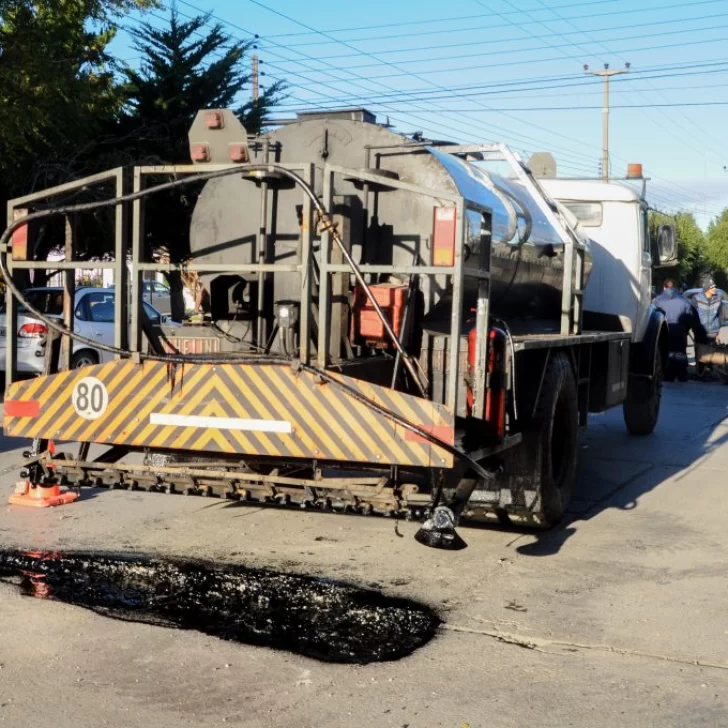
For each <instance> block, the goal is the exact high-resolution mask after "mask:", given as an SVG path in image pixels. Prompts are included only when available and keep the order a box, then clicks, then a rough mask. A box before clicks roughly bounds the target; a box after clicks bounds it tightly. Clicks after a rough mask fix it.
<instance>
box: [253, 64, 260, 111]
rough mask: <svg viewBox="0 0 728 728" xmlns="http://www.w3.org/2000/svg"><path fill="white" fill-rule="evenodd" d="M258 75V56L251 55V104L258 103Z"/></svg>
mask: <svg viewBox="0 0 728 728" xmlns="http://www.w3.org/2000/svg"><path fill="white" fill-rule="evenodd" d="M258 75H259V74H258V54H257V53H253V103H257V102H258V96H259V95H260V89H259V86H258Z"/></svg>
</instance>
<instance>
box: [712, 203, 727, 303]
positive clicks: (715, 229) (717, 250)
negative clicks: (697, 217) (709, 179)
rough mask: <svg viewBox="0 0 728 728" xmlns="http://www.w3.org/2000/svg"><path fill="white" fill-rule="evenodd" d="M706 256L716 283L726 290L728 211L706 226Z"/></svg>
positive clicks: (724, 211)
mask: <svg viewBox="0 0 728 728" xmlns="http://www.w3.org/2000/svg"><path fill="white" fill-rule="evenodd" d="M707 241H708V242H707V255H708V260H709V261H710V268H711V270H710V272H711V273H712V274H713V276H714V277H715V280H716V283H717V284H718V285H719V286H720V287H721V288H723V289H724V290H728V209H725V210H723V212H722V213H721V214H720V215H719V216H718V217H717V218H715V220H711V222H710V225H709V226H708V235H707Z"/></svg>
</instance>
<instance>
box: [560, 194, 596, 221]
mask: <svg viewBox="0 0 728 728" xmlns="http://www.w3.org/2000/svg"><path fill="white" fill-rule="evenodd" d="M559 202H560V203H561V204H562V205H563V206H564V207H565V208H566V209H567V210H568V211H569V212H570V213H571V214H572V215H573V216H574V217H575V218H576V219H577V220H578V221H579V224H580V225H581V226H582V227H601V225H602V217H603V214H604V212H603V209H602V203H601V202H573V201H568V200H559Z"/></svg>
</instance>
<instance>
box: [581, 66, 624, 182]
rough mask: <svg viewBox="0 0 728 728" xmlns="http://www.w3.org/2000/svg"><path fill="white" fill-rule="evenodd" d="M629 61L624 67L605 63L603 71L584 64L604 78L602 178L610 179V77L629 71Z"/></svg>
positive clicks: (586, 71)
mask: <svg viewBox="0 0 728 728" xmlns="http://www.w3.org/2000/svg"><path fill="white" fill-rule="evenodd" d="M629 66H630V64H629V63H625V64H624V68H612V69H610V68H609V64H608V63H605V64H604V69H603V70H601V71H590V70H589V66H584V72H585V73H588V74H590V75H592V76H601V77H602V78H603V79H604V108H603V109H602V114H603V118H604V126H603V129H602V179H603V180H605V181H608V180H609V79H610V78H611V77H612V76H619V75H620V74H621V73H629Z"/></svg>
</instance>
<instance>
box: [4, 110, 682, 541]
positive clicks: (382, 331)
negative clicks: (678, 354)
mask: <svg viewBox="0 0 728 728" xmlns="http://www.w3.org/2000/svg"><path fill="white" fill-rule="evenodd" d="M189 149H190V157H191V162H192V163H191V164H187V165H175V166H152V167H136V168H133V169H116V170H110V171H109V172H108V173H103V174H98V175H95V176H94V177H90V178H86V179H83V180H78V181H76V182H72V183H69V184H67V185H62V186H60V187H55V188H52V189H48V190H43V191H41V192H37V193H34V194H32V195H28V196H26V197H23V198H19V199H17V200H13V201H11V202H10V203H9V210H8V215H9V220H11V221H12V222H11V224H10V225H9V227H8V228H7V229H6V231H5V233H4V236H3V238H2V240H0V267H1V268H2V270H3V273H4V275H5V279H6V281H7V283H8V290H7V327H8V330H13V326H14V321H15V320H16V319H17V308H18V304H21V305H23V306H24V311H25V312H26V314H28V312H29V313H30V314H32V315H35V316H37V318H38V320H39V325H40V326H41V327H47V329H48V340H49V341H52V340H53V339H54V336H53V335H54V334H58V335H59V338H60V339H62V342H61V343H62V346H61V347H60V348H61V354H60V357H59V358H58V360H57V361H55V358H54V356H53V355H52V354H51V353H50V350H51V349H53V347H52V346H49V347H47V351H46V359H45V362H46V369H45V373H44V374H43V375H41V376H38V377H36V378H33V379H30V380H25V381H13V376H12V371H13V362H14V361H16V356H17V352H16V351H15V349H14V347H16V346H19V345H20V344H19V343H18V342H16V341H15V339H14V338H13V337H12V336H8V337H7V342H8V351H7V361H8V363H9V365H8V367H7V369H8V384H7V391H6V399H5V413H4V427H5V433H6V434H7V435H10V436H14V437H24V438H30V439H31V440H32V441H33V448H32V449H31V450H30V451H28V452H27V453H26V454H27V460H26V461H25V463H24V470H23V472H22V480H21V481H20V483H19V484H18V489H17V493H16V502H22V500H23V499H29V500H34V501H39V502H41V503H43V504H51V503H54V502H62V500H63V498H64V497H65V496H68V495H69V492H70V491H68V490H66V489H67V488H70V489H71V490H72V489H75V488H78V487H79V486H86V485H88V486H108V487H115V488H132V489H135V488H140V489H147V490H153V491H162V492H168V493H172V492H181V493H187V494H201V495H219V496H224V497H228V498H233V499H240V500H244V501H251V502H256V503H260V502H263V503H269V504H278V505H282V506H285V505H289V506H295V507H300V508H320V509H322V510H332V511H337V512H350V513H359V514H371V513H378V514H383V515H388V516H393V517H400V516H403V517H407V518H415V519H419V520H420V521H421V522H422V525H421V528H420V530H419V531H418V533H417V539H418V540H419V541H421V542H422V543H425V544H427V545H430V546H437V547H445V548H457V547H462V546H463V545H464V542H463V541H462V538H461V537H460V535H459V534H458V533H457V532H456V530H455V527H456V526H457V524H458V523H459V522H460V521H461V520H462V519H477V518H497V519H499V520H501V521H506V522H507V521H510V520H511V519H518V520H519V521H522V522H526V523H527V524H531V525H536V526H543V527H548V526H552V525H554V524H556V523H558V522H559V520H560V519H561V518H562V516H563V515H564V512H565V510H566V508H567V506H568V504H569V501H570V499H571V497H572V494H573V492H574V487H575V480H576V467H577V452H578V444H577V443H578V436H579V432H580V429H581V428H584V427H586V424H587V418H588V415H589V413H594V412H603V411H605V410H606V409H608V408H611V407H616V406H622V408H623V412H624V421H625V424H626V426H627V429H628V430H629V432H630V433H633V434H635V435H647V434H649V433H650V432H652V430H653V428H654V427H655V425H656V422H657V419H658V415H659V410H660V396H661V389H662V370H663V366H664V362H665V359H666V356H667V336H666V333H667V332H666V325H665V321H664V318H663V315H662V314H661V313H660V312H659V311H658V310H656V309H655V307H654V306H653V305H652V304H651V300H650V283H651V272H652V268H653V266H655V265H669V264H671V263H673V264H674V262H675V259H676V240H675V233H674V228H671V227H670V226H663V227H662V228H661V229H660V231H659V235H658V236H657V237H656V239H651V238H650V233H649V228H648V223H647V211H648V206H647V202H646V201H645V198H644V192H645V189H644V188H645V185H644V181H642V183H641V189H638V188H636V187H635V185H630V184H626V183H618V182H604V181H597V180H573V179H570V180H567V179H557V178H556V177H555V176H551V177H549V175H548V174H544V170H541V172H540V173H539V174H538V175H535V174H534V173H533V172H532V171H531V169H530V168H529V166H528V165H527V164H525V163H524V162H523V161H522V160H521V158H520V157H519V156H518V155H517V154H515V153H514V152H512V151H511V150H510V149H509V148H508V147H507V146H506V145H503V144H484V145H473V146H458V145H454V144H449V143H444V142H427V141H422V140H413V139H410V138H406V137H403V136H401V135H399V134H397V133H394V132H393V131H391V130H390V129H389V128H387V127H385V126H383V125H380V124H377V123H375V118H374V117H373V116H372V115H371V114H370V113H369V112H367V111H366V110H363V109H352V110H347V111H337V112H330V113H319V112H312V113H307V114H301V115H299V117H298V118H297V120H296V121H294V122H292V123H288V124H286V125H283V126H281V127H280V128H278V129H276V130H274V131H272V132H270V133H268V134H266V135H263V136H259V137H255V138H253V137H251V138H249V137H248V136H247V134H246V132H245V130H244V129H243V127H242V126H241V124H240V122H239V121H238V119H237V118H236V117H235V116H234V114H233V113H232V112H230V111H228V110H219V109H216V110H205V111H201V112H200V113H199V114H198V115H197V117H196V119H195V121H194V124H193V126H192V128H191V130H190V133H189ZM541 161H542V160H541ZM546 166H547V167H548V165H546ZM637 176H639V175H637ZM160 178H165V180H164V181H162V182H160V181H159V180H160ZM203 183H204V186H203ZM193 184H194V185H197V189H198V190H200V191H199V194H198V196H197V198H196V202H195V203H194V211H193V213H192V215H191V224H190V228H189V251H188V254H187V256H186V258H185V259H184V260H182V261H180V262H166V263H165V262H153V261H150V259H149V257H148V255H147V254H146V252H145V245H144V240H145V235H146V233H145V228H144V220H145V216H144V212H145V209H146V208H147V206H148V205H149V204H150V199H151V197H152V196H153V195H154V194H158V193H160V192H163V191H164V192H169V191H170V190H172V191H173V192H175V193H176V192H177V190H178V189H179V191H180V192H184V189H185V187H186V186H187V185H193ZM638 187H639V185H638ZM92 193H93V194H92ZM79 200H80V201H79ZM103 208H106V209H105V210H104V212H105V213H107V215H108V216H109V218H110V219H111V220H113V221H114V228H115V238H114V246H115V248H114V249H115V256H114V258H113V260H107V261H106V262H99V263H88V262H86V263H84V262H83V261H80V260H77V259H76V257H75V256H76V253H75V252H74V251H75V249H76V248H77V246H78V244H79V241H78V240H77V239H76V238H78V235H79V234H78V232H77V229H78V227H77V226H76V225H75V224H74V221H75V220H78V219H80V218H82V217H83V216H84V215H88V214H97V213H98V212H99V211H100V210H102V209H103ZM109 211H111V213H112V214H109ZM54 217H55V218H56V219H58V218H59V217H60V218H61V219H64V220H65V221H66V223H65V224H66V235H65V244H66V260H65V261H62V262H57V263H46V262H39V261H35V260H32V259H31V258H32V255H31V254H30V251H31V250H32V241H33V236H34V234H36V233H34V230H36V231H37V230H38V229H39V228H40V227H42V226H43V225H44V224H46V223H47V222H48V220H49V219H51V218H54ZM175 244H176V243H175V241H174V240H171V241H169V245H170V247H174V245H175ZM43 266H46V267H49V268H51V267H52V268H54V269H61V270H62V271H65V273H64V275H65V287H66V290H65V293H66V296H65V297H66V302H65V306H64V315H63V317H62V320H61V319H60V318H59V317H55V318H53V317H49V316H47V315H45V314H44V312H43V311H40V310H38V307H37V306H34V304H33V303H32V302H31V301H27V300H25V299H24V297H23V293H22V290H21V286H20V284H19V283H18V281H19V280H20V279H19V277H18V276H19V275H21V274H22V273H24V270H23V269H33V268H39V267H43ZM89 266H93V267H106V268H112V269H113V270H114V275H115V277H116V284H115V290H116V291H117V292H119V291H122V292H125V293H126V294H127V295H123V293H122V294H120V295H115V296H114V297H113V301H110V302H107V303H108V305H112V306H113V310H114V315H115V320H116V322H124V321H126V322H128V324H129V325H128V326H124V325H119V324H118V323H117V326H116V339H115V345H114V346H108V345H102V344H99V343H98V341H96V340H93V339H90V338H86V337H84V336H80V335H79V334H78V333H74V325H73V321H74V316H79V315H85V316H86V317H87V318H90V319H91V320H93V317H94V311H93V310H91V311H86V312H85V313H83V312H80V311H78V310H74V307H73V304H72V302H73V300H74V297H73V291H72V288H73V269H74V268H75V269H77V268H82V267H89ZM149 271H156V272H159V271H163V272H166V273H167V274H170V272H177V273H180V272H185V271H186V272H189V271H195V272H196V274H197V276H198V280H199V283H200V285H201V290H203V291H204V296H203V301H204V312H205V316H204V321H203V322H200V323H194V324H192V323H186V324H183V325H181V326H171V325H167V324H165V323H160V322H159V321H156V322H155V321H150V319H149V317H148V316H146V315H145V309H144V307H143V305H142V295H141V290H142V283H143V280H144V279H145V277H146V276H147V275H148V274H149ZM108 305H107V308H108ZM106 315H108V312H107V314H106ZM71 340H72V344H71ZM21 343H22V342H21ZM84 348H88V352H89V355H90V356H91V357H92V359H91V360H92V361H95V362H97V363H95V364H94V365H91V366H88V365H87V366H84V367H82V368H73V367H72V366H71V365H70V364H71V361H72V359H71V356H70V352H71V351H72V350H73V351H78V350H79V349H80V350H83V349H84ZM84 360H85V361H86V363H87V362H88V360H89V357H84ZM54 443H79V445H78V446H76V445H73V448H71V450H72V451H66V450H68V449H69V448H70V445H69V446H66V445H62V444H56V445H54ZM91 446H93V447H91ZM61 450H63V451H61Z"/></svg>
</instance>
